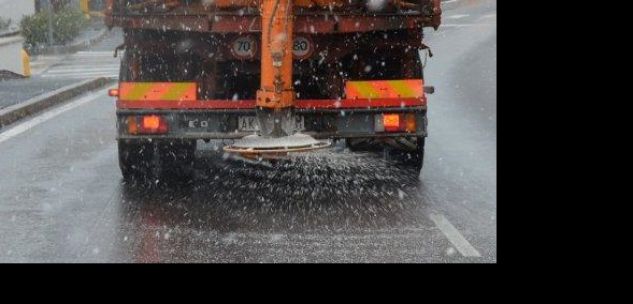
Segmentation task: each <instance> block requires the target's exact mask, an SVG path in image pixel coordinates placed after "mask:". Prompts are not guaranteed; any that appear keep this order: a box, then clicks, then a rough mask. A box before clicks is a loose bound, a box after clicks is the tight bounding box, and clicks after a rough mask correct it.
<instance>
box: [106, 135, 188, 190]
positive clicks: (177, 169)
mask: <svg viewBox="0 0 633 304" xmlns="http://www.w3.org/2000/svg"><path fill="white" fill-rule="evenodd" d="M118 145H119V167H120V168H121V174H122V175H123V178H124V179H125V180H147V179H150V178H151V179H153V178H154V177H158V179H160V180H168V181H178V182H181V181H184V182H186V181H189V180H191V178H192V177H193V172H194V170H193V169H194V168H193V167H194V160H195V151H196V141H194V140H186V141H169V142H158V143H150V142H142V141H140V140H119V142H118Z"/></svg>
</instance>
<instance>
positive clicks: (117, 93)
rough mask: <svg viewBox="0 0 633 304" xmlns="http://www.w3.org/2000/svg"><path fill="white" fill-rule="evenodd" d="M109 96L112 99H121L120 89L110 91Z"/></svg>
mask: <svg viewBox="0 0 633 304" xmlns="http://www.w3.org/2000/svg"><path fill="white" fill-rule="evenodd" d="M108 96H110V97H119V89H109V90H108Z"/></svg>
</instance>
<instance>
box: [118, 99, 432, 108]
mask: <svg viewBox="0 0 633 304" xmlns="http://www.w3.org/2000/svg"><path fill="white" fill-rule="evenodd" d="M425 105H426V98H402V99H397V98H383V99H341V100H335V99H309V100H308V99H304V100H296V101H295V107H296V108H298V109H358V108H385V107H415V106H425ZM117 108H120V109H253V108H255V100H236V101H234V100H224V99H221V100H183V101H165V100H157V101H155V100H133V101H129V100H118V101H117Z"/></svg>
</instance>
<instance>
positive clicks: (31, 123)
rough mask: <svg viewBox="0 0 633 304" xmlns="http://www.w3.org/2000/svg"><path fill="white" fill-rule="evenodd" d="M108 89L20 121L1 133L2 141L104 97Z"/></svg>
mask: <svg viewBox="0 0 633 304" xmlns="http://www.w3.org/2000/svg"><path fill="white" fill-rule="evenodd" d="M107 91H108V90H107V89H104V90H99V91H97V92H95V93H93V94H90V95H88V96H84V97H82V98H80V99H78V100H76V101H73V102H71V103H68V104H65V105H63V106H61V107H59V108H56V109H53V110H50V111H48V112H44V113H43V114H41V115H38V116H35V117H34V118H33V119H31V120H28V121H25V122H23V123H20V124H18V125H16V126H15V127H13V128H11V129H9V130H7V131H5V132H2V133H0V143H2V142H4V141H6V140H9V139H11V138H13V137H15V136H17V135H20V134H22V133H24V132H26V131H28V130H30V129H32V128H33V127H35V126H37V125H39V124H41V123H43V122H45V121H48V120H50V119H52V118H55V117H56V116H58V115H60V114H62V113H64V112H68V111H70V110H72V109H74V108H77V107H79V106H81V105H84V104H86V103H89V102H91V101H93V100H95V99H97V98H99V97H103V96H105V95H106V92H107Z"/></svg>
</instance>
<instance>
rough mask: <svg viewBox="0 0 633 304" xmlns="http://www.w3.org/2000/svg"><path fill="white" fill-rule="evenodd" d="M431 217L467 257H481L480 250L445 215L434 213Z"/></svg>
mask: <svg viewBox="0 0 633 304" xmlns="http://www.w3.org/2000/svg"><path fill="white" fill-rule="evenodd" d="M430 217H431V220H432V221H433V222H434V223H435V226H437V228H439V229H440V231H442V233H444V235H445V236H446V238H448V240H449V241H450V242H451V243H452V244H453V246H455V248H457V251H459V253H461V254H462V255H463V256H465V257H481V254H479V251H477V249H475V247H473V245H471V244H470V243H469V242H468V241H467V240H466V239H465V238H464V236H463V235H462V234H461V233H459V231H458V230H457V228H455V226H453V225H452V224H451V222H449V221H448V220H447V219H446V218H445V217H444V216H443V215H441V214H435V213H432V214H431V215H430Z"/></svg>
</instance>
